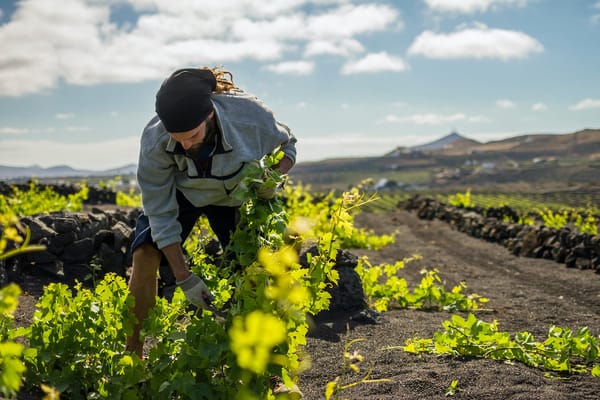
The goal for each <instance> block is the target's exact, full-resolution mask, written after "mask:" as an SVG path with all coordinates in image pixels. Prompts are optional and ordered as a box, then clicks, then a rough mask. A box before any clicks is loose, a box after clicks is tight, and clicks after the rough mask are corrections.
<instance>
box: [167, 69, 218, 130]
mask: <svg viewBox="0 0 600 400" xmlns="http://www.w3.org/2000/svg"><path fill="white" fill-rule="evenodd" d="M216 85H217V81H216V79H215V77H214V75H213V74H212V72H211V71H210V70H207V69H196V68H185V69H180V70H177V71H175V72H174V73H173V74H172V75H171V76H169V77H168V78H167V79H165V81H164V82H163V83H162V85H161V87H160V89H159V90H158V92H157V93H156V113H157V114H158V117H159V118H160V120H161V121H162V123H163V125H164V126H165V129H166V130H167V131H168V132H171V133H173V132H187V131H190V130H192V129H194V128H196V127H198V126H199V125H200V124H201V123H202V122H203V121H204V120H205V119H206V118H207V117H208V116H209V115H210V113H211V112H212V111H213V105H212V102H211V100H210V96H211V93H212V92H213V91H214V90H215V88H216Z"/></svg>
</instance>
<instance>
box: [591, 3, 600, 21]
mask: <svg viewBox="0 0 600 400" xmlns="http://www.w3.org/2000/svg"><path fill="white" fill-rule="evenodd" d="M592 8H596V9H600V1H598V2H596V4H594V5H592ZM590 19H591V21H592V24H598V23H600V14H594V15H592V16H591V18H590Z"/></svg>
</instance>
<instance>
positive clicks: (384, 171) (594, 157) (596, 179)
mask: <svg viewBox="0 0 600 400" xmlns="http://www.w3.org/2000/svg"><path fill="white" fill-rule="evenodd" d="M599 168H600V129H585V130H581V131H577V132H573V133H569V134H529V135H521V136H515V137H511V138H508V139H504V140H498V141H491V142H486V143H479V142H477V141H475V140H471V139H468V138H465V137H464V136H461V135H459V134H457V133H455V132H454V133H452V134H450V135H447V136H445V137H442V138H441V139H438V140H436V141H433V142H431V143H427V144H424V145H420V146H415V147H399V148H396V149H394V150H392V151H390V152H388V153H386V154H384V155H382V156H381V157H370V158H354V159H336V160H323V161H320V162H313V163H301V164H299V165H297V166H296V167H295V168H294V169H293V170H292V173H291V177H292V178H293V179H294V180H296V181H299V182H303V183H305V184H309V185H311V186H312V187H313V188H315V189H322V190H326V189H331V188H337V189H344V188H346V187H348V185H351V184H356V183H358V182H360V181H362V180H364V179H367V178H371V179H373V181H374V182H375V183H377V182H381V181H382V180H386V181H388V182H390V181H392V182H394V183H395V185H396V186H398V187H402V188H423V187H427V188H435V189H443V188H448V189H450V188H452V189H455V188H466V187H470V186H473V185H478V186H493V187H495V188H504V189H507V190H515V189H516V188H520V187H523V186H524V187H526V188H527V189H536V190H538V189H539V190H547V189H549V188H552V189H559V190H560V189H565V188H569V187H573V186H576V187H578V186H585V187H587V188H589V187H593V188H596V187H598V188H600V173H599V172H600V171H599ZM519 190H520V189H519Z"/></svg>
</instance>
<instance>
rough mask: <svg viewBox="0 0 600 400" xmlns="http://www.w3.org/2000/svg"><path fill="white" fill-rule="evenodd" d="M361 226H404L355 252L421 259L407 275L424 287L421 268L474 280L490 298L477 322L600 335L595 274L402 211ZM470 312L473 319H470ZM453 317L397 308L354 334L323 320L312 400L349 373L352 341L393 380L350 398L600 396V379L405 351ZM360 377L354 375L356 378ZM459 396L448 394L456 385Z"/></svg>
mask: <svg viewBox="0 0 600 400" xmlns="http://www.w3.org/2000/svg"><path fill="white" fill-rule="evenodd" d="M357 225H359V226H365V227H369V228H372V229H375V230H376V231H377V232H379V233H384V232H391V231H394V230H398V232H399V233H398V236H397V240H396V243H395V244H392V245H390V246H388V247H386V248H384V249H382V250H379V251H370V250H356V253H357V254H366V255H368V257H369V259H371V260H372V261H373V262H376V263H377V262H392V261H393V260H396V259H398V258H403V257H408V256H410V255H412V254H414V253H418V254H420V255H422V256H423V258H422V260H419V261H414V262H412V263H409V264H408V265H407V266H406V268H405V269H404V270H403V272H402V273H403V275H405V276H407V278H408V280H409V282H410V283H411V284H416V282H418V280H419V279H420V277H421V275H420V273H419V271H420V270H421V269H422V268H428V269H430V268H434V267H436V268H438V269H439V270H440V275H441V276H442V277H443V278H444V280H445V283H446V284H447V285H454V284H456V283H458V282H460V281H463V280H464V281H465V282H466V284H467V285H468V288H469V291H473V292H476V293H478V294H480V295H482V296H485V297H488V298H489V302H488V304H487V307H489V309H490V311H480V312H477V313H476V316H477V318H479V319H481V320H483V321H486V322H492V321H493V320H497V321H498V325H499V329H500V330H501V331H507V332H511V333H516V332H521V331H527V332H530V333H532V334H533V335H534V336H535V338H536V339H537V340H539V341H544V340H545V339H546V338H547V335H548V329H549V326H550V325H552V324H555V325H557V326H561V327H571V328H572V329H573V330H575V329H577V328H578V327H583V326H587V327H589V328H590V330H591V331H592V332H593V333H594V334H595V335H596V336H597V335H598V333H599V332H600V275H598V274H596V273H594V272H593V271H590V270H584V271H580V270H577V269H575V270H574V269H567V268H565V267H564V265H560V264H557V263H555V262H553V261H550V260H540V259H531V258H524V257H515V256H513V255H511V254H510V253H509V252H508V251H507V250H506V249H505V248H503V247H502V246H499V245H497V244H492V243H487V242H484V241H482V240H478V239H474V238H472V237H469V236H467V235H465V234H462V233H460V232H456V231H454V230H452V229H451V227H450V226H449V225H448V224H446V223H445V222H441V221H424V220H420V219H418V218H417V217H416V216H415V215H414V213H410V212H407V211H403V210H394V211H392V212H378V213H365V214H362V215H360V216H359V217H358V218H357ZM462 315H466V314H464V313H463V314H462ZM448 319H450V314H449V313H446V312H439V311H416V310H391V311H389V312H386V313H385V314H384V321H385V322H383V323H381V324H375V325H370V324H357V323H355V324H354V325H353V324H352V322H351V323H350V326H351V327H352V328H351V329H350V330H349V331H347V330H346V327H347V322H348V321H347V320H346V319H343V318H340V319H339V320H332V321H323V322H322V323H321V324H319V325H317V328H316V329H315V331H314V333H313V335H312V336H311V337H309V343H308V350H309V353H310V354H311V356H312V359H313V365H312V368H311V369H310V370H309V371H307V372H306V373H305V374H304V376H303V377H302V379H301V388H302V389H303V391H304V394H305V398H306V399H310V400H316V399H322V398H323V395H322V394H323V389H324V382H328V381H330V380H332V379H335V377H336V376H338V375H340V374H341V371H342V349H343V347H344V343H345V342H348V341H350V340H357V339H363V340H362V341H360V342H357V343H355V344H354V345H353V346H352V349H351V351H354V350H357V351H359V353H360V354H362V355H363V356H364V357H365V361H364V362H363V364H364V365H363V366H362V367H361V368H362V370H361V372H362V373H365V372H367V371H368V369H369V368H372V373H371V376H370V377H371V378H372V379H382V378H386V379H389V380H390V381H389V382H385V383H373V384H360V385H357V386H356V387H353V388H351V389H348V390H347V391H346V392H344V398H348V399H367V400H381V399H389V400H391V399H407V400H408V399H411V400H413V399H434V400H435V399H447V398H456V399H489V400H497V399H533V400H536V399H539V400H542V399H544V400H567V399H590V400H591V399H597V396H598V390H599V389H600V382H599V381H598V378H595V377H592V376H589V375H588V376H583V375H560V374H558V375H557V374H550V375H549V376H546V375H545V373H544V371H542V370H540V369H536V368H531V367H528V366H525V365H523V364H521V363H517V362H515V363H503V362H502V361H493V360H487V359H478V358H469V357H448V356H444V357H441V356H436V355H412V354H408V353H405V352H404V351H401V350H386V348H387V347H389V346H401V345H404V344H405V341H406V340H408V339H411V338H413V337H432V336H433V335H434V333H435V332H436V331H439V330H441V329H442V323H443V321H446V320H448ZM357 376H359V375H357V374H355V375H354V378H356V377H357ZM455 380H456V381H458V383H457V388H458V390H457V391H456V394H455V395H453V396H452V397H448V396H446V392H447V389H448V388H449V386H450V385H451V383H452V381H455Z"/></svg>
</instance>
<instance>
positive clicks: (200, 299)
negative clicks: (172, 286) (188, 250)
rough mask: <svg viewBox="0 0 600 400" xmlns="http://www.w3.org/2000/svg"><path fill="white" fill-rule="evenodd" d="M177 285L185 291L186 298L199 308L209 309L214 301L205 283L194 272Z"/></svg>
mask: <svg viewBox="0 0 600 400" xmlns="http://www.w3.org/2000/svg"><path fill="white" fill-rule="evenodd" d="M175 283H176V284H177V286H179V287H180V288H181V290H183V293H184V294H185V298H186V299H188V301H189V302H190V303H192V304H193V305H195V306H196V307H198V308H204V309H205V308H207V306H208V304H209V303H210V302H211V300H212V297H213V296H212V294H211V293H210V292H209V290H208V287H207V286H206V284H205V283H204V281H203V280H202V279H200V278H199V277H198V275H196V274H194V273H193V272H191V273H190V276H188V277H187V278H185V279H184V280H182V281H177V282H175Z"/></svg>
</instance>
